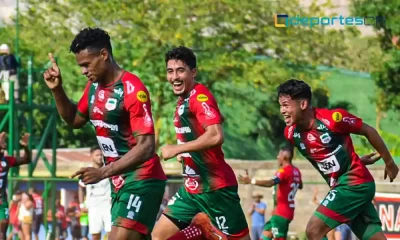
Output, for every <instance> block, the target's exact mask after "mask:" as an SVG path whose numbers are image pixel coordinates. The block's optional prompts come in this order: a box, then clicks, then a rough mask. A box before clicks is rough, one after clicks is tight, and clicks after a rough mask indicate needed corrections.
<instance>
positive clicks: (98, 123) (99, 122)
mask: <svg viewBox="0 0 400 240" xmlns="http://www.w3.org/2000/svg"><path fill="white" fill-rule="evenodd" d="M90 122H91V123H92V124H93V126H95V127H102V128H108V129H110V130H111V131H118V125H114V124H108V123H105V122H103V121H102V120H90Z"/></svg>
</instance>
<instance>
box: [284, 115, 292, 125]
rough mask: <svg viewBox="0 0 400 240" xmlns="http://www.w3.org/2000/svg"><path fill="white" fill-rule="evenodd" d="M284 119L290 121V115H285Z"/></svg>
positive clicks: (286, 121)
mask: <svg viewBox="0 0 400 240" xmlns="http://www.w3.org/2000/svg"><path fill="white" fill-rule="evenodd" d="M283 119H284V120H285V123H289V122H290V119H291V118H290V116H289V115H284V116H283Z"/></svg>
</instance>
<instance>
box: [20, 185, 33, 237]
mask: <svg viewBox="0 0 400 240" xmlns="http://www.w3.org/2000/svg"><path fill="white" fill-rule="evenodd" d="M33 210H34V201H33V197H32V196H31V195H30V194H28V193H26V192H23V193H22V195H21V201H20V202H19V208H18V221H19V223H20V224H21V230H22V235H21V237H22V239H21V240H31V237H32V221H33Z"/></svg>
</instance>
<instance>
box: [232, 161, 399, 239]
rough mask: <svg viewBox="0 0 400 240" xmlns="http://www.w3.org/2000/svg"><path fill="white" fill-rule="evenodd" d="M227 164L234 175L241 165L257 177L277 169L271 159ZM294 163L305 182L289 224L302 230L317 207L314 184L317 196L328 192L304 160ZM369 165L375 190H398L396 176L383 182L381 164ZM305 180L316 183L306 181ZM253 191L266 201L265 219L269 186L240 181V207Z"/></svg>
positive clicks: (248, 202) (270, 204)
mask: <svg viewBox="0 0 400 240" xmlns="http://www.w3.org/2000/svg"><path fill="white" fill-rule="evenodd" d="M229 164H230V165H231V166H232V167H233V169H234V170H235V173H236V174H237V175H238V174H240V173H243V172H244V170H245V169H248V171H249V175H250V176H255V177H256V178H258V179H262V178H270V177H272V176H273V175H274V174H275V172H276V170H277V165H276V162H275V161H262V162H260V161H241V160H232V161H229ZM294 165H295V166H297V167H299V168H300V170H301V173H302V176H303V182H305V183H306V184H305V185H304V189H303V190H299V191H297V194H296V211H295V217H294V220H293V222H292V223H291V225H290V231H292V232H298V233H302V232H304V230H305V227H306V224H307V221H308V219H309V218H310V217H311V215H312V214H313V212H314V210H315V209H316V207H317V206H316V205H315V204H313V203H312V202H311V198H312V196H313V192H314V188H315V187H317V188H318V190H319V194H318V198H319V199H322V198H323V197H325V194H326V193H327V192H328V190H329V187H328V186H327V185H326V184H325V182H323V179H322V177H321V176H320V175H319V173H318V172H317V171H316V170H315V169H314V168H313V167H312V166H311V164H310V163H309V162H308V161H294ZM369 169H370V171H371V173H372V174H373V176H374V178H375V180H376V182H377V192H396V193H398V192H400V182H399V180H397V181H395V182H394V183H392V184H389V181H388V180H386V181H385V182H384V181H383V172H384V170H383V169H384V168H383V166H373V167H370V168H369ZM307 182H308V183H310V182H317V183H313V184H307ZM254 191H257V192H261V193H263V195H264V198H263V201H264V202H266V203H267V206H268V209H267V214H266V219H269V217H270V215H271V211H272V208H273V201H272V189H271V188H261V187H255V186H253V185H240V186H239V194H240V197H241V199H242V207H243V208H244V210H245V211H246V212H247V210H248V209H249V207H250V206H251V203H252V199H251V195H252V193H253V192H254ZM248 220H249V219H248ZM249 223H250V221H249Z"/></svg>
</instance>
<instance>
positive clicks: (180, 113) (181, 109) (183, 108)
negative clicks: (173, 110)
mask: <svg viewBox="0 0 400 240" xmlns="http://www.w3.org/2000/svg"><path fill="white" fill-rule="evenodd" d="M184 110H185V106H184V105H180V106H179V107H178V114H179V116H180V115H182V114H183V111H184Z"/></svg>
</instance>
